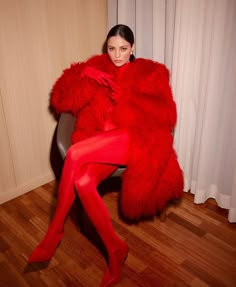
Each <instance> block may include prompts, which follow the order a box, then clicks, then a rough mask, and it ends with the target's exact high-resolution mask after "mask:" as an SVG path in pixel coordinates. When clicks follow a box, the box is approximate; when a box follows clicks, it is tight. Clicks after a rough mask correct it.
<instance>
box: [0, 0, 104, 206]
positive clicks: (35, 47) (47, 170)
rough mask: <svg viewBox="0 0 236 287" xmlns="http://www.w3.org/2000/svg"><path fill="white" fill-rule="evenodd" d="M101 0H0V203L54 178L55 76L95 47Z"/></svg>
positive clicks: (98, 50) (101, 38)
mask: <svg viewBox="0 0 236 287" xmlns="http://www.w3.org/2000/svg"><path fill="white" fill-rule="evenodd" d="M106 9H107V7H106V0H86V1H84V0H67V1H64V0H40V1H38V0H21V1H19V0H10V1H9V0H0V63H1V64H0V155H1V161H0V203H3V202H5V201H8V200H10V199H12V198H14V197H16V196H18V195H20V194H23V193H25V192H27V191H30V190H32V189H33V188H36V187H37V186H39V185H42V184H44V183H46V182H49V181H51V180H53V179H54V176H55V174H54V172H53V168H52V163H51V160H50V154H51V149H52V139H53V134H54V132H55V128H56V120H55V119H54V117H53V116H52V114H51V113H50V111H49V95H50V90H51V88H52V85H53V83H54V82H55V80H56V79H57V78H58V77H59V76H60V74H61V72H62V70H63V69H64V68H66V67H68V66H69V65H70V63H72V62H76V61H82V60H85V59H86V58H87V57H89V56H90V55H92V54H96V53H101V49H102V44H103V41H104V39H105V36H106V29H107V16H106Z"/></svg>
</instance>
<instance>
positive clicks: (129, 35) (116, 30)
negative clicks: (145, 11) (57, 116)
mask: <svg viewBox="0 0 236 287" xmlns="http://www.w3.org/2000/svg"><path fill="white" fill-rule="evenodd" d="M113 36H120V37H121V38H123V39H125V40H126V41H127V42H129V43H130V45H131V46H133V44H134V33H133V31H132V30H131V29H130V28H129V27H128V26H127V25H123V24H118V25H116V26H114V27H112V28H111V30H110V31H109V32H108V34H107V38H106V42H105V48H106V52H107V42H108V40H109V39H110V38H111V37H113ZM134 59H135V57H134V55H133V54H131V55H130V62H132V61H133V60H134Z"/></svg>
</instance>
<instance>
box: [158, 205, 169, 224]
mask: <svg viewBox="0 0 236 287" xmlns="http://www.w3.org/2000/svg"><path fill="white" fill-rule="evenodd" d="M166 210H167V206H165V207H164V208H163V209H162V211H161V213H160V221H161V222H165V221H166Z"/></svg>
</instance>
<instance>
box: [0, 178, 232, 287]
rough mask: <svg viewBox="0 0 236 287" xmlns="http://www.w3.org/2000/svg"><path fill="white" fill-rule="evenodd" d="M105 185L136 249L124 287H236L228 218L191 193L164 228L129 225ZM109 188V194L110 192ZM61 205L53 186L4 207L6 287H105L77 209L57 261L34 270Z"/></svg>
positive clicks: (0, 224)
mask: <svg viewBox="0 0 236 287" xmlns="http://www.w3.org/2000/svg"><path fill="white" fill-rule="evenodd" d="M106 184H107V185H108V188H110V189H112V190H113V191H112V192H109V193H105V194H103V195H102V196H103V199H104V202H105V204H106V205H107V207H108V209H109V211H110V214H111V218H112V222H113V225H114V228H115V230H116V231H117V233H118V234H119V235H120V237H121V238H123V239H124V240H125V241H126V242H127V243H128V245H129V247H130V252H129V256H128V258H127V260H126V262H125V264H124V266H123V268H122V279H121V282H120V283H119V284H117V286H125V287H134V286H143V287H144V286H145V287H158V286H160V287H164V286H165V287H170V286H181V287H184V286H194V287H206V286H213V287H218V286H219V287H223V286H231V287H234V286H236V275H235V274H236V225H235V224H230V223H228V221H227V212H226V211H225V210H222V209H220V208H219V207H217V206H216V204H215V202H214V200H209V201H208V202H207V203H205V204H202V205H196V204H194V203H193V196H192V195H191V194H189V193H186V194H185V195H184V198H183V200H182V201H181V203H179V204H178V205H176V206H170V207H169V209H168V211H167V219H166V221H165V222H161V221H160V219H159V218H158V217H156V218H154V219H152V220H149V221H143V222H140V223H139V224H133V225H130V224H128V223H126V222H124V221H123V220H121V219H120V218H119V216H118V209H117V207H118V194H119V193H118V189H119V184H118V185H117V186H116V184H117V183H115V184H114V182H109V183H106ZM102 188H104V192H105V189H106V188H107V186H105V185H104V187H102ZM102 188H101V189H102ZM101 192H103V190H102V191H101ZM55 202H56V182H55V181H54V182H51V183H48V184H46V185H44V186H42V187H39V188H37V189H35V190H33V191H31V192H29V193H27V194H25V195H23V196H20V197H18V198H16V199H14V200H11V201H9V202H7V203H4V204H2V205H1V206H0V252H1V253H0V286H1V287H23V286H32V287H43V286H50V287H57V286H60V287H62V286H66V287H79V286H86V287H96V286H99V284H100V281H101V278H102V276H103V272H104V270H105V268H106V261H105V258H104V256H103V255H102V252H101V251H100V250H99V248H96V247H95V244H93V243H92V242H91V241H89V240H88V239H87V238H86V236H84V235H83V234H82V232H81V230H80V229H79V228H78V213H79V212H78V210H79V208H78V206H77V205H74V206H73V208H72V210H71V212H70V214H69V216H68V219H67V221H66V225H65V232H66V234H65V237H64V238H63V240H62V242H61V244H60V246H59V247H58V249H57V251H56V253H55V254H54V256H53V258H52V260H51V261H50V262H49V263H48V264H46V263H38V264H27V258H28V257H29V255H30V254H31V252H32V251H33V249H34V247H35V246H36V245H37V244H38V243H39V242H40V240H41V239H42V237H43V235H44V233H45V232H46V229H47V227H48V224H49V222H50V220H51V217H52V214H53V212H54V207H55ZM86 234H89V232H87V233H86ZM87 236H91V237H93V236H94V235H87ZM96 242H97V241H96Z"/></svg>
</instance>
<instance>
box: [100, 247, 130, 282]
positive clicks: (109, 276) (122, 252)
mask: <svg viewBox="0 0 236 287" xmlns="http://www.w3.org/2000/svg"><path fill="white" fill-rule="evenodd" d="M128 252H129V247H128V246H127V244H126V243H125V242H123V247H122V248H119V249H116V250H114V251H113V252H112V253H110V254H109V266H108V267H107V269H106V271H105V273H104V276H103V279H102V282H101V285H100V287H112V286H114V285H115V284H116V283H118V282H119V281H120V273H121V266H122V265H123V264H124V262H125V260H126V258H127V256H128Z"/></svg>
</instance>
